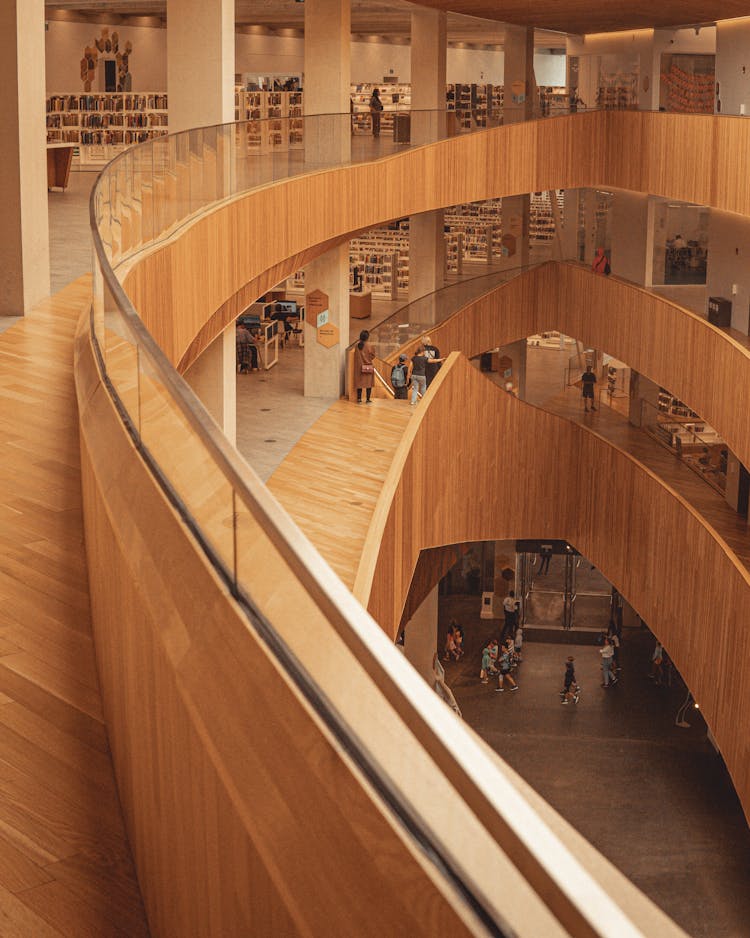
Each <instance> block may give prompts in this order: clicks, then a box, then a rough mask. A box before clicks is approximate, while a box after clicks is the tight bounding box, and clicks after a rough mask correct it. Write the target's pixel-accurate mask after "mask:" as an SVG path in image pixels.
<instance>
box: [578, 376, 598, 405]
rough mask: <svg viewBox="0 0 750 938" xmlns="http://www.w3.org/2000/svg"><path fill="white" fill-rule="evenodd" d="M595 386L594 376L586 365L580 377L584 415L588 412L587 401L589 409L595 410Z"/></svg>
mask: <svg viewBox="0 0 750 938" xmlns="http://www.w3.org/2000/svg"><path fill="white" fill-rule="evenodd" d="M595 384H596V375H595V374H594V369H593V368H592V367H591V365H586V371H585V372H584V373H583V374H582V375H581V394H582V397H583V404H584V408H585V410H586V413H588V412H589V401H591V409H592V410H596V407H595V405H594V385H595Z"/></svg>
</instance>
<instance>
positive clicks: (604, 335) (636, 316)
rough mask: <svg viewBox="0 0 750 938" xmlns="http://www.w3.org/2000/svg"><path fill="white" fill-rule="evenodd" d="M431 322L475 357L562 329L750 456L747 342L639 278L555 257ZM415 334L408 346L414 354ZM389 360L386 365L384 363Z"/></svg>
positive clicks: (438, 333)
mask: <svg viewBox="0 0 750 938" xmlns="http://www.w3.org/2000/svg"><path fill="white" fill-rule="evenodd" d="M428 328H429V334H430V336H431V338H432V339H433V341H434V342H435V344H436V345H437V347H438V348H439V349H440V350H441V352H442V353H443V354H447V353H448V352H450V351H459V352H463V354H464V355H466V356H467V357H468V358H473V357H474V356H476V355H479V354H480V353H481V352H485V351H487V350H488V349H492V348H497V347H498V346H500V345H506V344H507V343H509V342H514V341H516V340H517V339H521V338H525V337H526V336H529V335H534V334H535V333H538V332H545V331H547V330H551V329H557V330H559V331H561V332H564V333H565V335H569V336H573V337H575V338H576V339H580V340H581V341H583V342H584V343H585V344H586V345H587V346H589V347H591V348H596V349H601V350H602V351H604V352H607V353H609V354H611V355H614V356H615V358H618V359H619V360H620V361H623V362H627V364H628V365H630V366H631V367H633V368H635V369H636V370H637V371H639V372H640V373H641V374H644V375H646V377H648V378H650V379H651V380H652V381H655V382H656V383H657V384H660V385H662V386H663V387H666V388H669V390H670V391H672V392H673V393H674V394H675V395H676V396H677V397H679V399H680V400H682V401H685V402H686V403H688V404H689V405H690V407H691V408H692V409H693V410H695V412H696V413H698V414H700V415H701V417H702V418H703V419H704V420H706V421H707V422H708V423H709V424H710V425H711V426H712V427H715V428H716V430H718V432H719V434H720V435H721V436H722V437H723V438H724V439H725V440H726V441H727V443H728V444H729V447H730V449H732V451H733V452H734V453H735V454H736V455H737V457H738V458H739V459H740V460H741V462H743V463H744V464H745V465H746V466H748V465H750V420H749V419H748V414H750V349H748V348H747V347H745V346H743V345H741V344H740V343H739V342H738V341H737V340H736V339H733V338H732V337H731V336H730V335H728V334H727V333H726V332H723V331H722V330H721V329H717V328H716V327H715V326H712V325H711V323H709V322H708V320H706V319H703V318H702V317H701V316H697V315H696V314H695V313H692V312H690V311H689V310H686V309H683V307H681V306H678V305H677V304H676V303H672V302H671V301H670V300H667V299H665V298H664V297H663V296H659V295H658V294H656V293H653V292H651V291H649V290H645V289H643V288H642V287H638V286H636V285H635V284H632V283H628V282H627V281H624V280H619V279H618V278H617V277H602V276H599V275H597V274H595V273H593V272H592V271H591V270H589V269H588V268H587V267H583V266H581V265H579V264H570V263H560V262H558V261H549V262H548V263H546V264H544V265H542V266H540V267H534V268H532V269H531V270H529V271H527V272H526V273H524V274H521V275H519V276H518V277H516V278H515V279H514V280H511V281H509V282H508V283H505V284H503V285H502V286H499V287H497V288H496V289H495V290H493V291H492V292H490V293H487V294H485V295H484V296H481V297H479V298H477V299H476V300H473V301H472V302H471V303H468V304H467V305H466V306H465V307H463V308H462V309H461V310H459V311H458V312H456V313H455V314H454V315H453V316H451V317H450V318H449V319H446V320H445V321H444V322H442V323H440V324H439V325H436V326H429V327H428ZM418 341H419V340H418V339H417V340H415V341H414V342H411V343H409V344H408V345H406V346H404V350H405V351H406V352H407V354H408V353H409V352H410V351H411V350H412V348H413V347H414V346H416V344H417V342H418ZM396 354H397V353H396ZM396 354H394V355H393V356H391V359H394V360H395V357H396ZM389 369H390V364H385V365H384V366H383V369H382V370H383V372H384V373H387V372H388V371H389Z"/></svg>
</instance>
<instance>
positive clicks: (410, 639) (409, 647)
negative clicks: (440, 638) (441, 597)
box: [404, 586, 438, 687]
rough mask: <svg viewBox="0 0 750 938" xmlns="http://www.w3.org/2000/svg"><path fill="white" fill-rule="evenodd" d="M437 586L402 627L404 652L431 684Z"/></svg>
mask: <svg viewBox="0 0 750 938" xmlns="http://www.w3.org/2000/svg"><path fill="white" fill-rule="evenodd" d="M437 623H438V588H437V586H436V587H435V588H434V589H433V590H432V592H431V593H430V594H429V595H428V596H427V598H426V599H425V600H424V602H423V603H422V605H421V606H420V607H419V609H417V611H416V612H415V613H414V615H413V616H412V617H411V619H410V620H409V622H408V623H407V625H406V628H405V629H404V654H405V655H406V658H407V660H408V661H410V662H411V663H412V665H413V666H414V668H415V669H416V670H417V671H418V672H419V674H421V675H422V677H423V678H424V679H425V681H427V683H428V684H429V685H430V687H432V685H433V671H432V656H433V655H434V654H435V652H436V651H438V647H437Z"/></svg>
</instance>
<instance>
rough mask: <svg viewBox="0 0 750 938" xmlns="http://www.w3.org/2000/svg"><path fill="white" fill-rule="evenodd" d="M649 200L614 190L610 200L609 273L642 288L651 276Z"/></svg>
mask: <svg viewBox="0 0 750 938" xmlns="http://www.w3.org/2000/svg"><path fill="white" fill-rule="evenodd" d="M648 203H649V197H648V196H647V195H643V194H641V193H640V192H629V191H627V190H626V189H618V190H617V191H616V192H615V193H614V195H613V196H612V236H611V245H612V247H611V259H612V270H613V272H614V273H616V274H617V276H618V277H624V278H625V279H626V280H632V281H633V282H634V283H637V284H640V285H641V286H644V285H645V283H646V280H647V278H648V277H650V274H651V266H652V265H651V260H652V257H651V256H650V255H649V252H648V246H649V243H651V244H653V240H651V241H650V239H649V237H648V233H649V216H650V213H649V204H648Z"/></svg>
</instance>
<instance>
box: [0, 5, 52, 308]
mask: <svg viewBox="0 0 750 938" xmlns="http://www.w3.org/2000/svg"><path fill="white" fill-rule="evenodd" d="M0 37H2V38H1V39H0V43H2V55H0V84H1V85H2V94H0V125H1V126H2V127H3V151H4V152H3V171H2V173H0V204H2V206H3V226H2V232H3V233H2V239H0V315H2V316H22V315H23V314H24V313H25V312H27V311H28V310H29V309H31V307H32V306H33V305H34V304H35V303H38V302H39V300H41V299H43V298H44V297H46V296H49V290H50V279H49V278H50V273H49V225H48V219H47V152H46V146H45V136H46V134H45V130H44V114H45V80H44V3H43V0H4V2H3V3H0Z"/></svg>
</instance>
